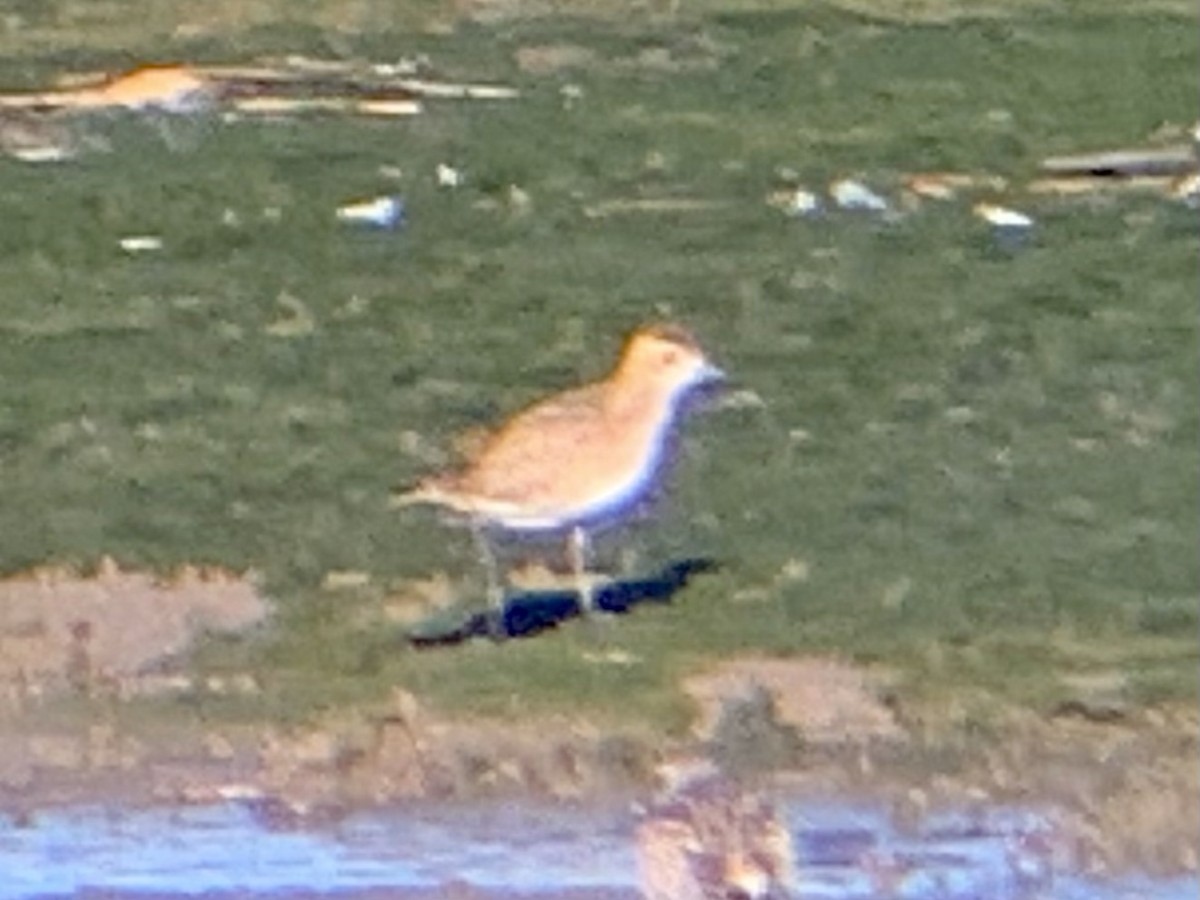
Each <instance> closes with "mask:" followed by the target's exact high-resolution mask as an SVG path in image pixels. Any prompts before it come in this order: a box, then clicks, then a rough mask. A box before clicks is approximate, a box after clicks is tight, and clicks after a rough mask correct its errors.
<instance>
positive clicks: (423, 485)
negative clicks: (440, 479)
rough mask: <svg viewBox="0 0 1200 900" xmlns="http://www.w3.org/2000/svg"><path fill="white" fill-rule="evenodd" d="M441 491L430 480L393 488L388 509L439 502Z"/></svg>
mask: <svg viewBox="0 0 1200 900" xmlns="http://www.w3.org/2000/svg"><path fill="white" fill-rule="evenodd" d="M439 495H440V491H439V490H438V489H437V487H436V486H435V485H433V484H431V483H430V482H429V481H428V480H423V481H418V482H415V483H413V484H407V485H401V486H399V487H395V488H392V492H391V494H390V495H389V496H388V509H403V508H404V507H406V506H423V505H425V504H427V503H433V504H436V503H438V502H439V499H438V498H439Z"/></svg>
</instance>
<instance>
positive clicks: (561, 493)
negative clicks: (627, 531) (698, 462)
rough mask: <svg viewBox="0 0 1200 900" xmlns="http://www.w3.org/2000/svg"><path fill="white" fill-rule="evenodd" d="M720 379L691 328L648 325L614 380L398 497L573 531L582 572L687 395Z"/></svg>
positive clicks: (526, 526)
mask: <svg viewBox="0 0 1200 900" xmlns="http://www.w3.org/2000/svg"><path fill="white" fill-rule="evenodd" d="M717 377H720V372H719V370H717V369H716V368H714V367H713V366H712V365H711V364H709V363H708V361H707V360H706V359H705V357H704V354H703V352H702V351H701V350H700V348H699V346H698V345H697V343H696V341H695V339H694V338H692V336H691V335H690V334H689V333H688V332H687V331H685V330H684V329H682V328H680V327H679V326H676V325H656V326H650V327H646V328H642V329H639V330H638V331H636V332H634V334H633V335H632V336H630V338H629V339H628V340H627V341H626V344H625V347H624V350H623V351H622V354H621V357H620V360H619V361H618V363H617V365H616V367H615V368H614V369H613V371H612V372H611V373H610V374H609V375H608V377H606V378H604V379H602V380H600V381H596V382H593V383H591V384H587V385H584V386H582V387H578V388H574V389H571V390H567V391H563V392H561V393H558V394H554V395H552V396H550V397H548V398H546V399H544V400H542V401H540V402H538V403H535V404H533V405H531V406H529V407H527V408H525V409H524V410H521V411H520V412H518V413H517V414H515V415H514V416H513V417H512V418H510V419H509V420H508V421H507V422H505V423H504V424H502V425H501V426H500V427H499V428H497V429H496V430H495V431H493V432H491V434H490V435H488V436H487V437H486V438H485V439H484V440H483V441H482V442H481V443H480V445H479V448H478V450H477V451H476V452H475V453H474V454H472V456H471V457H470V459H469V460H468V461H467V464H466V465H465V466H463V467H462V468H461V469H458V470H456V471H452V472H447V473H442V474H439V475H435V476H433V477H431V478H427V479H425V480H424V481H422V482H421V483H420V484H418V485H417V487H416V489H415V490H413V491H411V492H409V493H407V494H403V495H401V496H399V497H398V498H396V503H397V504H398V505H408V504H413V503H432V504H436V505H440V506H443V507H446V508H449V509H452V510H454V511H456V512H458V513H461V514H463V515H465V516H466V517H467V518H468V519H469V520H470V521H471V522H472V524H473V525H474V526H476V527H477V528H483V527H488V526H496V527H500V528H502V529H507V530H516V531H546V530H551V531H552V530H570V531H571V532H572V536H573V539H574V542H575V547H576V552H577V556H578V557H579V562H578V564H577V566H576V568H577V569H578V567H579V565H582V555H583V553H584V550H585V545H586V534H585V529H586V528H587V527H589V526H591V525H592V524H594V522H595V521H596V520H599V519H602V518H605V517H606V516H608V515H611V514H619V512H620V511H621V510H622V509H623V508H624V507H625V506H627V505H629V504H631V503H634V502H636V501H637V499H639V498H640V497H641V496H642V494H644V493H645V492H646V491H647V490H649V489H650V487H651V486H652V484H653V481H654V478H655V475H656V474H657V471H658V469H659V467H660V464H661V462H662V457H663V454H664V449H665V445H666V442H667V440H668V438H669V435H670V432H671V429H672V427H673V425H674V424H675V420H676V417H677V413H678V411H679V407H680V404H681V401H682V400H683V398H684V396H685V395H686V394H687V393H688V392H689V391H690V390H691V389H692V388H693V387H695V386H697V385H699V384H701V383H703V382H705V381H709V380H712V379H714V378H717ZM578 574H582V573H578ZM585 602H586V597H585Z"/></svg>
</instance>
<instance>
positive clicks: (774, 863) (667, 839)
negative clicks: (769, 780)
mask: <svg viewBox="0 0 1200 900" xmlns="http://www.w3.org/2000/svg"><path fill="white" fill-rule="evenodd" d="M659 774H660V776H662V779H663V782H664V789H663V790H662V792H661V793H660V794H659V795H658V796H657V797H656V798H655V799H654V800H653V801H652V802H651V803H650V804H649V805H648V806H646V807H644V808H642V809H639V810H638V811H637V812H638V822H637V826H636V833H635V844H636V852H637V861H638V872H639V881H640V884H641V888H642V895H643V896H644V897H645V898H646V900H786V898H788V897H790V896H792V891H793V889H794V886H795V883H796V872H795V856H794V848H793V846H792V837H791V833H790V832H789V831H788V828H787V824H786V822H785V821H784V819H783V817H782V816H781V815H780V813H779V811H778V810H777V809H776V807H775V805H774V804H773V803H772V802H771V801H770V800H769V799H768V798H767V797H766V796H764V795H762V794H760V793H758V792H756V791H752V790H749V789H747V788H746V787H744V786H742V785H739V784H738V783H737V782H736V781H734V780H733V779H731V778H730V777H728V776H727V775H725V774H724V773H723V772H722V771H721V769H720V768H719V767H718V766H717V765H716V764H714V763H713V762H712V761H711V760H709V759H706V758H700V759H693V758H689V759H684V760H682V761H678V762H668V763H665V764H663V765H662V766H660V767H659Z"/></svg>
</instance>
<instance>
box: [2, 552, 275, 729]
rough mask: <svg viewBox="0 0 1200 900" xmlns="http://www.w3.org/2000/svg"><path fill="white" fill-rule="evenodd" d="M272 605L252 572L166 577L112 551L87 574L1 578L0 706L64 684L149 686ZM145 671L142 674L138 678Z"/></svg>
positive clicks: (76, 687) (10, 706) (12, 707)
mask: <svg viewBox="0 0 1200 900" xmlns="http://www.w3.org/2000/svg"><path fill="white" fill-rule="evenodd" d="M268 611H269V607H268V604H267V602H266V600H265V599H264V598H263V597H262V596H261V594H259V592H258V590H257V588H256V587H255V586H254V583H253V581H252V580H251V579H249V578H246V577H243V576H238V575H235V574H233V573H231V572H228V571H225V570H223V569H199V568H194V567H188V568H184V569H182V570H180V571H179V572H177V573H176V574H175V575H174V576H172V577H171V578H168V579H161V578H158V577H155V576H153V575H148V574H146V573H142V572H129V571H122V570H121V569H120V568H119V567H118V566H117V565H116V563H114V562H113V561H112V560H110V559H105V560H103V561H102V562H101V564H100V565H99V566H98V568H97V570H96V572H94V573H92V574H90V575H87V576H83V575H80V574H78V573H75V572H70V571H67V570H65V569H57V568H47V569H37V570H34V571H32V572H28V573H25V574H22V575H18V576H15V577H12V578H8V579H6V580H4V581H0V709H3V708H7V710H8V711H9V712H19V711H21V710H23V709H25V708H26V707H27V706H28V705H29V704H30V703H32V702H37V701H39V700H42V699H45V698H47V697H50V696H53V695H55V694H57V693H61V692H63V691H75V692H78V693H84V694H88V693H94V692H97V691H104V690H108V691H115V692H116V693H118V694H120V695H123V696H124V695H129V694H135V693H141V692H144V690H145V689H146V688H147V687H149V685H148V684H147V683H145V682H146V681H148V680H152V679H149V676H150V674H151V671H152V670H153V669H154V668H155V667H156V666H158V665H160V664H162V663H165V662H166V661H168V660H172V659H176V658H179V657H182V656H183V655H184V654H185V653H186V651H187V650H188V648H189V647H190V646H191V644H192V642H193V641H194V640H195V639H196V637H197V636H199V635H201V634H203V633H205V632H229V631H241V630H244V629H246V628H249V627H251V626H253V625H256V624H258V623H260V622H262V621H263V620H264V619H265V618H266V616H267V614H268ZM139 679H141V680H142V683H139Z"/></svg>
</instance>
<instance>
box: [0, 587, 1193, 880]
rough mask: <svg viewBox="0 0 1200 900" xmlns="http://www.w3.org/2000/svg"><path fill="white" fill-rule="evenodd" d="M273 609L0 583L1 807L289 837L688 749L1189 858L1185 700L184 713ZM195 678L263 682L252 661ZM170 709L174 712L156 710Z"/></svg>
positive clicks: (769, 690)
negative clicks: (229, 639) (232, 632)
mask: <svg viewBox="0 0 1200 900" xmlns="http://www.w3.org/2000/svg"><path fill="white" fill-rule="evenodd" d="M64 596H70V597H71V598H72V602H70V603H64V602H61V601H62V598H63V597H64ZM266 611H267V605H266V603H265V602H264V601H263V600H262V599H261V598H260V597H259V596H258V595H257V593H256V592H255V591H254V589H253V585H252V584H251V583H250V581H248V580H247V579H243V578H239V577H236V576H234V575H231V574H229V573H224V572H207V573H203V572H197V571H186V572H182V573H180V574H179V575H178V576H176V577H175V578H173V579H169V580H167V581H160V580H155V579H151V578H149V577H147V576H143V575H137V574H134V573H126V572H121V571H119V570H117V569H116V568H115V567H113V566H106V567H102V568H101V570H100V571H99V572H97V573H94V574H93V575H91V576H89V577H88V578H86V579H80V578H75V577H74V576H70V575H69V574H66V573H62V572H47V573H41V574H39V575H34V576H27V577H24V578H23V579H14V580H10V581H8V582H5V583H3V584H2V585H0V650H3V653H2V654H0V688H3V691H2V693H0V696H2V698H3V699H4V701H5V702H4V704H2V705H0V810H3V811H4V812H6V813H8V814H10V815H12V816H14V817H16V818H18V819H20V818H22V817H27V816H30V815H33V814H35V813H36V812H37V811H38V810H39V809H43V808H46V807H49V806H58V805H63V804H78V803H89V804H91V803H104V804H115V805H123V806H130V805H138V804H163V803H166V804H197V803H211V802H220V801H227V800H238V801H241V802H245V803H248V804H251V805H252V806H253V807H254V809H255V810H256V811H257V812H258V814H259V815H261V816H262V817H263V818H264V820H265V821H266V822H267V823H268V824H273V825H279V826H284V827H304V826H306V825H310V824H312V825H316V824H321V823H327V822H329V821H336V820H338V819H339V817H342V816H344V815H346V814H347V813H349V812H352V811H354V810H358V809H362V808H369V807H383V806H389V805H395V804H406V803H414V802H429V801H446V802H449V801H455V802H457V801H467V802H474V801H479V800H483V799H487V798H496V797H502V798H503V797H514V798H517V797H519V798H527V799H539V800H555V801H570V802H574V803H581V802H582V803H588V802H594V803H609V804H611V803H612V802H614V800H615V801H617V802H626V801H630V800H633V799H635V798H638V797H641V796H644V795H645V793H646V792H647V791H648V790H649V789H650V788H651V786H652V785H653V783H654V779H655V768H656V766H657V765H658V764H659V763H660V762H661V761H662V760H663V759H664V758H665V757H668V756H670V755H672V754H679V753H697V752H702V753H705V754H707V755H709V756H712V757H715V758H716V759H718V760H719V761H720V762H721V763H722V764H723V765H724V766H725V767H726V768H727V769H729V770H730V771H732V772H734V773H736V774H738V775H740V776H743V777H746V778H750V779H754V780H756V781H758V782H760V783H763V782H765V783H769V784H773V785H774V789H775V790H777V791H779V792H781V793H784V792H786V793H788V794H794V795H813V796H837V797H843V798H851V797H866V798H870V799H872V800H873V801H876V802H882V803H884V804H885V805H886V806H887V807H889V808H890V809H892V810H893V811H894V812H895V814H896V815H897V817H898V818H899V819H900V821H902V822H904V821H907V822H911V823H913V824H914V825H915V824H918V823H919V822H920V821H921V820H922V819H923V818H924V817H925V816H927V815H928V814H931V813H933V812H936V811H937V810H939V809H946V808H954V809H966V810H970V809H986V808H988V807H992V806H995V805H997V804H1011V805H1017V806H1023V807H1036V808H1038V809H1040V810H1045V811H1047V812H1049V813H1051V814H1052V815H1053V816H1054V817H1055V819H1056V822H1057V824H1058V828H1057V831H1058V832H1059V834H1060V837H1061V841H1062V843H1063V846H1064V847H1065V848H1066V849H1065V851H1064V852H1066V853H1067V854H1068V855H1069V856H1070V857H1071V859H1072V860H1073V864H1074V865H1077V866H1078V867H1080V868H1082V869H1083V870H1084V871H1087V872H1092V873H1096V874H1103V873H1106V872H1118V871H1124V870H1128V869H1143V870H1146V871H1149V872H1152V873H1156V874H1174V873H1183V872H1195V871H1197V869H1198V868H1200V861H1198V859H1197V847H1200V823H1198V822H1197V818H1196V815H1195V799H1196V797H1197V796H1200V769H1198V768H1197V767H1196V765H1195V761H1196V759H1197V751H1198V750H1200V716H1198V715H1197V713H1196V712H1195V711H1193V710H1186V709H1176V710H1153V709H1150V710H1146V709H1137V708H1133V707H1120V708H1110V707H1104V708H1103V709H1097V708H1095V707H1082V706H1081V707H1079V708H1064V709H1063V710H1061V711H1060V713H1059V714H1057V715H1055V716H1040V715H1036V714H1033V713H1030V712H1027V711H1019V710H1013V711H1012V712H1011V713H1010V714H1009V715H1008V716H1007V717H1006V720H1005V721H1004V722H1003V723H1001V724H1000V725H999V726H998V728H997V729H996V731H995V733H994V734H992V735H991V736H986V737H985V736H979V735H970V734H966V733H963V732H961V731H949V730H943V731H940V732H939V731H937V730H931V729H929V728H927V727H917V726H914V725H913V724H912V723H910V722H908V721H906V719H905V717H904V716H903V715H901V714H900V713H899V712H898V710H900V709H902V708H903V705H902V704H901V703H898V702H897V688H896V685H895V683H894V678H892V676H891V675H890V674H889V673H886V672H877V671H872V670H868V669H865V668H862V667H859V666H855V665H852V664H849V663H847V662H845V661H842V660H837V659H833V658H809V659H787V660H783V659H760V658H744V659H738V660H732V661H727V662H725V663H722V664H718V665H714V666H713V667H711V668H710V669H708V670H706V671H702V672H698V673H696V674H695V675H693V676H691V677H689V678H688V679H686V680H685V681H684V682H683V683H682V684H681V686H680V689H681V690H682V691H684V692H685V693H686V694H687V695H688V696H689V697H690V698H691V699H692V701H693V703H694V706H695V710H696V714H695V722H694V728H693V730H692V733H691V734H689V735H686V736H683V737H678V738H675V739H671V740H668V739H665V738H663V737H662V736H661V735H658V734H655V733H652V732H650V731H637V730H632V729H627V730H618V729H611V728H604V727H600V726H597V725H596V724H595V723H592V722H589V721H588V720H587V719H586V718H584V717H582V716H580V717H568V716H558V717H548V716H547V717H539V718H525V719H522V720H521V721H519V722H514V721H495V720H464V719H456V718H452V717H448V716H446V715H443V714H440V713H438V712H437V711H436V710H433V709H430V708H429V707H428V706H427V705H426V704H425V703H424V702H423V701H422V699H421V698H420V697H418V696H416V695H414V694H413V693H411V692H409V691H407V690H404V689H402V688H397V689H396V690H394V692H393V693H392V696H391V697H390V698H389V699H388V700H387V701H386V702H384V703H382V704H378V705H376V706H374V707H371V708H356V709H353V710H347V711H343V712H338V713H333V714H330V715H328V716H326V717H325V718H324V719H323V720H321V721H320V722H318V723H316V724H311V725H308V726H306V727H302V728H283V727H279V726H277V725H269V724H261V723H253V722H251V723H246V722H243V723H230V722H225V721H221V722H218V721H209V720H206V719H205V718H204V717H203V716H202V715H200V714H194V715H189V714H188V713H187V706H186V704H184V703H180V702H179V698H180V697H181V696H183V695H184V694H185V693H186V691H187V690H190V689H192V688H194V687H195V685H194V684H193V683H192V680H191V679H192V678H193V676H191V675H189V674H188V672H187V670H186V668H185V667H184V666H183V665H182V662H183V660H184V657H185V656H186V652H187V648H188V646H189V644H190V642H191V641H192V640H193V639H194V638H195V637H196V636H197V635H198V634H201V633H203V632H205V631H207V630H211V629H241V628H246V627H250V626H252V625H254V624H256V623H258V622H260V621H262V619H263V617H264V616H265V615H266ZM204 687H205V689H206V690H207V691H209V692H210V693H218V694H219V693H222V692H224V693H233V694H236V693H238V692H245V693H253V692H255V691H256V690H257V685H256V682H255V679H254V676H253V675H252V674H251V673H249V672H247V673H244V674H243V675H240V676H235V677H231V678H226V679H225V680H223V681H222V682H221V683H219V684H206V685H204ZM163 700H165V701H170V702H169V703H167V704H166V705H165V706H164V709H163V710H162V711H163V712H165V713H169V714H159V713H158V712H156V711H155V710H154V709H153V708H152V707H153V704H154V703H156V702H160V701H163ZM464 890H465V889H464ZM412 896H414V897H422V896H444V895H443V894H428V893H426V894H422V893H420V892H416V893H414V894H413V895H412ZM445 896H449V895H445ZM453 896H461V897H472V896H476V895H474V894H471V893H469V892H468V893H460V894H455V895H453ZM480 896H482V895H480ZM489 896H490V895H489ZM506 896H509V895H506ZM579 896H581V897H582V896H592V895H579ZM597 896H607V895H604V894H601V895H597Z"/></svg>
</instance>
